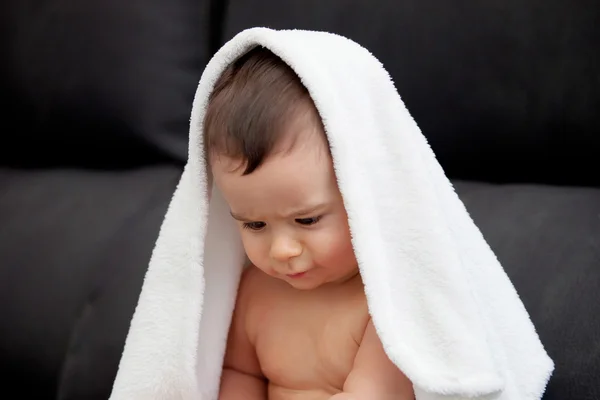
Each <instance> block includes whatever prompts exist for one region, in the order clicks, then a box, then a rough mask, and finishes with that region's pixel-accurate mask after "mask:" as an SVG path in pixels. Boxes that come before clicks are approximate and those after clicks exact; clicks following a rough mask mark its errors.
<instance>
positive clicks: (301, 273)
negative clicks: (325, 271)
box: [286, 271, 308, 279]
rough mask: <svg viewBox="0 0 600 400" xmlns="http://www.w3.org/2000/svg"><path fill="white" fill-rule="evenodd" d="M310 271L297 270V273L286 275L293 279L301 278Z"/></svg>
mask: <svg viewBox="0 0 600 400" xmlns="http://www.w3.org/2000/svg"><path fill="white" fill-rule="evenodd" d="M307 272H308V271H304V272H297V273H295V274H287V275H286V276H287V277H288V278H292V279H299V278H302V277H303V276H304V275H306V273H307Z"/></svg>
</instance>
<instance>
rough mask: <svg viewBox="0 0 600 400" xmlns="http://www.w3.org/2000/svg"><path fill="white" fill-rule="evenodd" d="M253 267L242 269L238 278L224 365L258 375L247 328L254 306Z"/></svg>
mask: <svg viewBox="0 0 600 400" xmlns="http://www.w3.org/2000/svg"><path fill="white" fill-rule="evenodd" d="M253 269H254V268H247V269H246V270H244V272H243V273H242V277H241V279H240V284H239V287H238V293H237V298H236V303H235V309H234V311H233V317H232V321H231V325H230V327H229V335H228V338H227V351H226V354H225V363H224V367H225V368H231V369H234V370H237V371H240V372H243V373H247V374H250V375H254V376H259V375H260V366H259V365H258V360H257V358H256V351H255V349H254V345H253V343H252V340H251V335H250V332H249V329H248V325H249V324H248V322H249V317H250V316H251V313H252V310H253V308H255V301H254V300H253V297H255V296H254V293H255V292H256V288H255V286H256V282H255V280H256V277H255V274H254V271H253Z"/></svg>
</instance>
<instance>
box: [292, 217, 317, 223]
mask: <svg viewBox="0 0 600 400" xmlns="http://www.w3.org/2000/svg"><path fill="white" fill-rule="evenodd" d="M320 220H321V217H312V218H298V219H296V222H297V223H299V224H300V225H314V224H316V223H317V222H319V221H320Z"/></svg>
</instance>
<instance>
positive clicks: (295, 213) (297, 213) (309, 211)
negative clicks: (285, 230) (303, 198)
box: [282, 203, 327, 218]
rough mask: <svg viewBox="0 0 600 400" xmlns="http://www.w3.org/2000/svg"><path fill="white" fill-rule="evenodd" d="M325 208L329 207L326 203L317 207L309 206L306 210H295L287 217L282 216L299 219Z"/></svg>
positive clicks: (316, 205) (286, 216)
mask: <svg viewBox="0 0 600 400" xmlns="http://www.w3.org/2000/svg"><path fill="white" fill-rule="evenodd" d="M325 207H327V204H326V203H322V204H315V205H312V206H309V207H306V208H301V209H297V210H294V211H292V212H290V213H289V214H287V215H282V217H284V218H291V217H297V216H300V215H310V214H313V213H316V212H318V211H321V210H323V209H324V208H325Z"/></svg>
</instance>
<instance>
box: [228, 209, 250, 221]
mask: <svg viewBox="0 0 600 400" xmlns="http://www.w3.org/2000/svg"><path fill="white" fill-rule="evenodd" d="M229 214H231V216H232V217H233V219H236V220H238V221H240V222H248V221H250V220H249V219H248V218H245V217H243V216H242V215H240V214H236V213H234V212H233V211H230V212H229Z"/></svg>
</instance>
